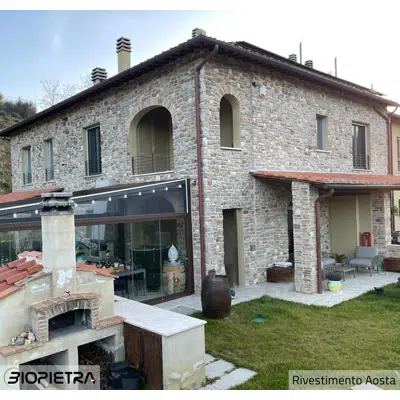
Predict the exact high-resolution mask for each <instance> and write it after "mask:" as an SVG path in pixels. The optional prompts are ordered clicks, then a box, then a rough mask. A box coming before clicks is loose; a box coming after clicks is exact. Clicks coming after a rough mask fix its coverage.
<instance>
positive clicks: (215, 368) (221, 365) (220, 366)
mask: <svg viewBox="0 0 400 400" xmlns="http://www.w3.org/2000/svg"><path fill="white" fill-rule="evenodd" d="M233 368H235V366H234V365H233V364H232V363H230V362H227V361H224V360H218V361H214V362H213V363H211V364H208V365H206V376H207V378H209V379H215V378H219V377H220V376H222V375H224V374H225V372H227V371H230V370H231V369H233Z"/></svg>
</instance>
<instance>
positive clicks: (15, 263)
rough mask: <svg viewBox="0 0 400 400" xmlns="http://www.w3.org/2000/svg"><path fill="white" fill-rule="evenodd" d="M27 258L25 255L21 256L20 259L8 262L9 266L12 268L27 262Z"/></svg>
mask: <svg viewBox="0 0 400 400" xmlns="http://www.w3.org/2000/svg"><path fill="white" fill-rule="evenodd" d="M25 260H26V259H25V257H21V258H18V260H15V261H11V262H9V263H8V264H7V266H8V267H10V268H15V267H16V266H17V265H19V264H21V263H23V262H25Z"/></svg>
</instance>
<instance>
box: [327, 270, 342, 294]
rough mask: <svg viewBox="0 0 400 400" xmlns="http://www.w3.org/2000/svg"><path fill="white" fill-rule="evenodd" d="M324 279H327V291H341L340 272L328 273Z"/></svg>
mask: <svg viewBox="0 0 400 400" xmlns="http://www.w3.org/2000/svg"><path fill="white" fill-rule="evenodd" d="M326 278H327V279H328V289H329V290H330V291H331V292H338V291H339V290H341V289H342V287H343V284H342V276H341V274H340V272H329V273H328V274H327V275H326Z"/></svg>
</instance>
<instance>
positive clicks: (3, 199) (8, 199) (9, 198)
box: [0, 188, 63, 204]
mask: <svg viewBox="0 0 400 400" xmlns="http://www.w3.org/2000/svg"><path fill="white" fill-rule="evenodd" d="M62 190H63V189H62V188H50V189H40V190H26V191H24V192H11V193H8V194H2V195H0V204H3V203H13V202H14V201H21V200H29V199H33V198H35V197H40V195H41V194H42V193H52V192H61V191H62Z"/></svg>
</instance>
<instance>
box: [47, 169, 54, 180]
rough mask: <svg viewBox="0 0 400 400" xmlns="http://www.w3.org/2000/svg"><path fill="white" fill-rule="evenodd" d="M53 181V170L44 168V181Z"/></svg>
mask: <svg viewBox="0 0 400 400" xmlns="http://www.w3.org/2000/svg"><path fill="white" fill-rule="evenodd" d="M53 179H54V168H46V181H51V180H53Z"/></svg>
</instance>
